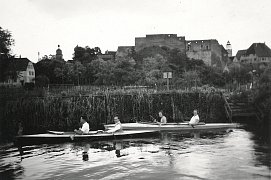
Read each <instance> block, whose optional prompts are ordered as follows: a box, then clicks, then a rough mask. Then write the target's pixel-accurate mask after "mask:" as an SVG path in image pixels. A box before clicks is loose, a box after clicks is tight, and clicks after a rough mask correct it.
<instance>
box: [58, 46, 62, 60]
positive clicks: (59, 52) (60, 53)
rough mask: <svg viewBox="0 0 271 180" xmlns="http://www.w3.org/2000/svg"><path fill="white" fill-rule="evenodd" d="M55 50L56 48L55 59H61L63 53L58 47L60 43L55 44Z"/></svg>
mask: <svg viewBox="0 0 271 180" xmlns="http://www.w3.org/2000/svg"><path fill="white" fill-rule="evenodd" d="M57 47H58V48H57V50H56V59H57V60H63V54H62V50H61V49H60V45H58V46H57Z"/></svg>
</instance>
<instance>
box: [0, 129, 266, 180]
mask: <svg viewBox="0 0 271 180" xmlns="http://www.w3.org/2000/svg"><path fill="white" fill-rule="evenodd" d="M270 170H271V168H270V146H269V144H267V143H265V142H264V141H262V140H261V139H259V138H258V137H257V136H255V134H254V133H252V132H249V131H246V130H244V129H235V130H233V131H232V132H229V133H216V134H200V135H198V134H196V135H195V134H190V135H182V134H178V133H163V134H161V135H160V136H159V137H152V138H146V139H126V140H118V141H116V140H115V141H113V140H112V141H99V142H82V143H65V144H57V145H36V146H26V147H23V154H22V155H20V153H19V151H18V149H17V148H15V147H12V146H7V145H6V146H2V147H1V150H0V179H1V180H2V179H27V180H28V179H35V180H36V179H104V180H105V179H184V180H185V179H214V180H217V179H270Z"/></svg>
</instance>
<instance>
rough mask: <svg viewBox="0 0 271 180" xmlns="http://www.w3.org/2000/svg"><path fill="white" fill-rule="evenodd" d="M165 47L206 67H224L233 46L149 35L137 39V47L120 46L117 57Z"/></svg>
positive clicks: (175, 35) (211, 41) (209, 41)
mask: <svg viewBox="0 0 271 180" xmlns="http://www.w3.org/2000/svg"><path fill="white" fill-rule="evenodd" d="M153 46H158V47H163V46H166V47H168V48H170V49H178V50H180V52H182V53H184V54H186V56H187V57H188V58H190V59H197V60H203V61H204V63H205V64H206V65H209V66H216V67H223V66H224V65H225V64H226V63H227V62H228V58H229V56H231V53H230V52H231V45H230V42H228V43H227V50H226V49H225V48H224V47H223V45H221V44H219V43H218V41H217V40H216V39H207V40H186V39H185V36H177V34H149V35H146V37H136V38H135V46H119V47H118V50H117V52H116V56H119V57H121V56H126V55H128V54H129V52H130V51H131V50H132V49H134V50H135V51H137V52H138V51H140V50H142V49H144V48H147V47H153Z"/></svg>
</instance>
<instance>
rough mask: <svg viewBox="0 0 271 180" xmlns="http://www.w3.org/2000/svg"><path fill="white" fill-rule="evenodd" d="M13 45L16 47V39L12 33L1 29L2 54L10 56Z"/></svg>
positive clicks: (0, 47) (0, 49)
mask: <svg viewBox="0 0 271 180" xmlns="http://www.w3.org/2000/svg"><path fill="white" fill-rule="evenodd" d="M12 45H14V39H13V38H12V35H11V33H10V31H8V30H4V29H3V28H2V27H0V54H9V53H10V47H11V46H12Z"/></svg>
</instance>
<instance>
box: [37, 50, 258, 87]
mask: <svg viewBox="0 0 271 180" xmlns="http://www.w3.org/2000/svg"><path fill="white" fill-rule="evenodd" d="M100 52H101V51H100V48H98V47H95V48H89V47H85V48H83V47H79V46H76V47H75V49H74V56H73V60H70V61H67V62H66V61H64V60H57V59H54V58H51V59H48V58H45V59H43V60H41V61H39V62H38V63H36V64H35V71H36V85H37V86H46V85H47V84H48V83H49V84H74V85H117V86H125V85H148V86H149V85H151V86H154V85H159V84H165V82H166V80H165V79H163V72H168V71H171V72H172V73H173V77H172V79H171V82H170V83H171V84H178V85H183V86H186V87H191V86H201V85H206V84H208V85H210V86H215V87H224V86H225V84H227V83H232V82H233V80H235V81H236V82H239V83H242V84H245V83H247V82H249V81H250V80H251V75H250V74H249V73H248V72H249V71H251V70H252V69H251V66H248V65H242V66H241V67H239V66H238V67H235V66H232V67H229V69H230V70H229V71H224V72H223V68H221V67H223V65H221V67H211V66H207V65H206V64H205V63H204V62H203V61H202V60H194V59H188V58H187V57H186V55H185V54H183V53H182V52H180V51H179V50H178V49H169V48H168V47H158V46H154V47H147V48H144V49H142V50H140V51H138V52H137V51H135V50H134V49H131V50H130V51H129V52H128V53H127V55H124V56H122V57H119V56H116V58H115V60H106V61H105V60H103V59H99V58H98V54H100ZM225 64H226V62H225ZM259 72H260V71H259Z"/></svg>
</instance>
